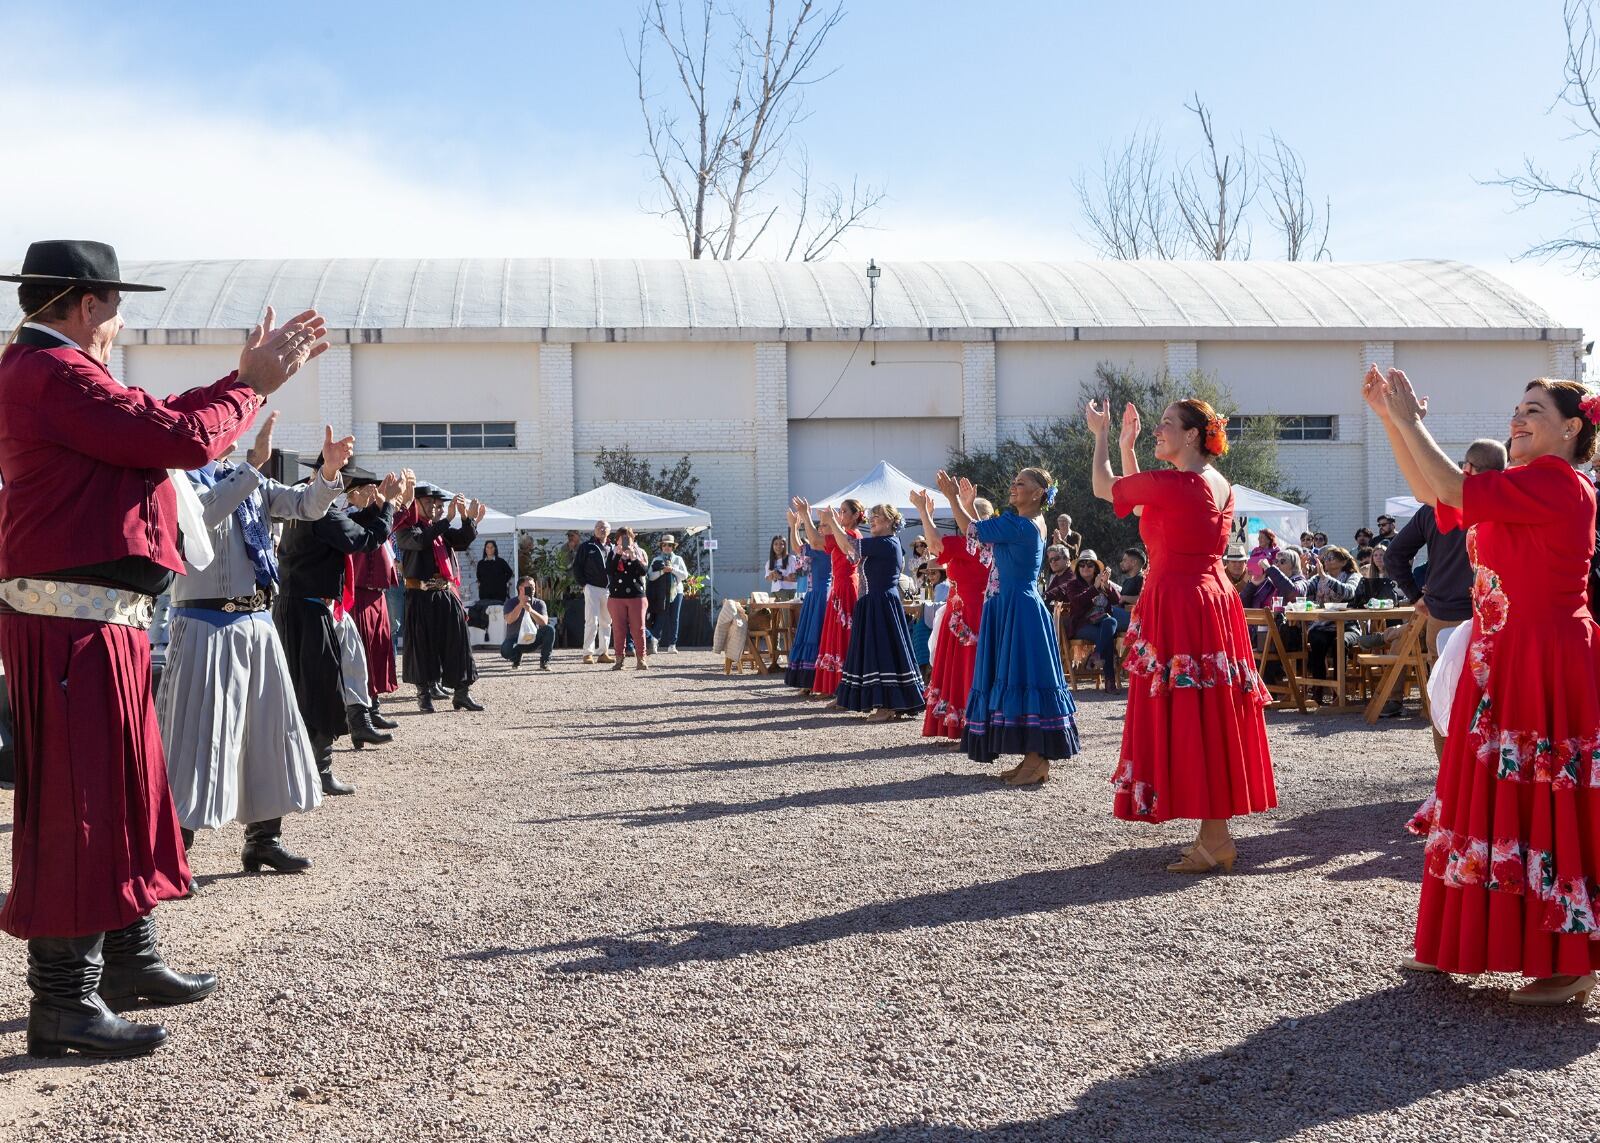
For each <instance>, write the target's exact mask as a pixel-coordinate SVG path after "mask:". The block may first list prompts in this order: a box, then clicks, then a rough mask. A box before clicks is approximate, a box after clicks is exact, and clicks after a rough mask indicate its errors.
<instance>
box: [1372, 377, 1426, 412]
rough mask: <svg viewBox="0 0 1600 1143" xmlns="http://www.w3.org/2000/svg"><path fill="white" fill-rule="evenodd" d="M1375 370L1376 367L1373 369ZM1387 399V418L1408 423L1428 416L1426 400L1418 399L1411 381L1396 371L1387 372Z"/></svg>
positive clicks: (1423, 398) (1424, 398)
mask: <svg viewBox="0 0 1600 1143" xmlns="http://www.w3.org/2000/svg"><path fill="white" fill-rule="evenodd" d="M1374 368H1376V367H1374ZM1385 388H1386V389H1387V398H1388V405H1389V416H1391V417H1393V418H1395V419H1397V420H1400V421H1409V422H1420V421H1421V420H1422V418H1424V417H1426V416H1427V415H1428V399H1427V398H1426V397H1418V396H1417V393H1416V390H1415V389H1413V388H1412V387H1411V381H1410V379H1409V378H1407V377H1406V375H1405V374H1404V373H1402V372H1401V371H1400V370H1398V369H1391V370H1389V377H1388V384H1387V385H1386V387H1385Z"/></svg>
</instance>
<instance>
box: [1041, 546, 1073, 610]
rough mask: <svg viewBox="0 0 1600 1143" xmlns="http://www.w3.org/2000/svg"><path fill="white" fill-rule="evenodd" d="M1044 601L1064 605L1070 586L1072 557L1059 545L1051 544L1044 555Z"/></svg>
mask: <svg viewBox="0 0 1600 1143" xmlns="http://www.w3.org/2000/svg"><path fill="white" fill-rule="evenodd" d="M1044 575H1045V584H1044V601H1045V602H1046V603H1065V602H1066V601H1067V588H1068V587H1070V586H1071V585H1072V556H1071V554H1070V553H1069V552H1068V551H1067V549H1066V548H1065V547H1064V546H1062V545H1061V544H1051V545H1050V546H1049V547H1048V548H1046V549H1045V553H1044Z"/></svg>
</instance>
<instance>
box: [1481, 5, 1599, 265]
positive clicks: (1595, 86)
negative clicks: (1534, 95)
mask: <svg viewBox="0 0 1600 1143" xmlns="http://www.w3.org/2000/svg"><path fill="white" fill-rule="evenodd" d="M1561 19H1562V23H1563V24H1564V25H1565V27H1566V32H1567V56H1566V60H1565V61H1564V63H1563V65H1562V80H1563V82H1562V86H1561V93H1560V94H1559V95H1557V96H1556V99H1555V102H1554V103H1553V104H1551V110H1554V109H1555V108H1556V107H1558V106H1563V105H1564V106H1565V107H1566V108H1567V112H1566V119H1567V122H1568V123H1570V124H1571V125H1572V129H1573V132H1572V134H1571V135H1570V136H1568V139H1569V140H1578V141H1580V142H1582V143H1584V144H1585V145H1586V146H1587V147H1588V148H1589V155H1588V157H1587V158H1586V159H1585V160H1584V161H1583V163H1582V164H1580V165H1579V166H1577V167H1575V168H1574V169H1573V170H1572V172H1571V173H1570V174H1568V175H1567V176H1566V178H1565V179H1561V178H1558V177H1557V176H1555V175H1552V174H1550V173H1548V172H1547V171H1546V170H1545V168H1543V167H1542V166H1540V165H1538V164H1537V163H1535V162H1534V161H1533V160H1532V159H1531V158H1527V157H1524V158H1523V160H1522V173H1521V174H1516V175H1505V174H1498V177H1496V178H1493V179H1488V180H1484V181H1485V182H1486V183H1487V184H1488V185H1491V186H1503V187H1506V188H1507V189H1508V190H1510V191H1511V195H1512V197H1513V198H1514V199H1515V200H1516V204H1517V207H1518V209H1526V208H1527V207H1530V206H1533V205H1535V204H1536V203H1539V202H1542V201H1544V200H1545V199H1549V200H1551V201H1552V202H1555V203H1558V204H1560V205H1562V206H1563V207H1565V208H1566V209H1568V210H1569V211H1571V212H1572V214H1573V215H1574V216H1575V221H1574V222H1573V223H1572V225H1571V226H1570V227H1569V228H1568V229H1567V230H1566V231H1565V232H1564V233H1562V234H1560V235H1557V236H1556V237H1554V238H1550V239H1546V240H1545V241H1543V242H1540V243H1538V244H1537V245H1534V246H1531V247H1529V248H1528V249H1527V250H1525V251H1524V252H1523V253H1522V254H1520V255H1519V256H1518V257H1519V259H1520V258H1541V259H1544V260H1545V261H1549V260H1550V259H1554V258H1559V259H1562V260H1564V261H1567V262H1569V263H1570V264H1572V265H1573V266H1574V267H1575V268H1576V269H1577V270H1578V271H1579V272H1581V273H1583V274H1586V275H1589V276H1591V277H1593V276H1595V275H1597V274H1600V109H1597V107H1596V103H1595V93H1596V91H1597V90H1600V45H1597V41H1596V35H1595V24H1594V9H1593V8H1592V7H1591V5H1590V3H1589V2H1588V0H1566V2H1565V3H1564V4H1563V5H1562V9H1561Z"/></svg>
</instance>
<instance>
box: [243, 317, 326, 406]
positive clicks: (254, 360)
mask: <svg viewBox="0 0 1600 1143" xmlns="http://www.w3.org/2000/svg"><path fill="white" fill-rule="evenodd" d="M275 316H276V315H275V314H274V313H273V309H272V307H271V306H268V307H267V314H266V317H264V318H262V319H261V321H260V322H258V323H257V324H256V326H255V328H254V329H252V330H251V331H250V336H249V337H248V338H246V339H245V343H244V351H243V352H242V353H240V354H239V380H240V381H242V382H244V384H246V385H248V386H250V388H252V389H254V390H255V391H256V392H257V393H259V394H261V395H262V396H263V397H267V396H270V395H271V394H273V393H275V392H277V391H278V389H279V388H280V387H281V386H282V385H283V383H284V382H285V381H287V380H289V378H290V377H293V376H294V375H295V373H296V372H297V371H298V370H299V369H300V367H301V366H302V365H304V364H305V363H306V362H308V361H310V360H311V359H312V358H313V357H316V356H318V355H319V354H321V353H322V352H323V351H325V350H326V349H327V348H328V342H327V336H328V323H327V322H326V321H325V320H323V317H322V315H321V314H319V313H318V312H317V311H316V310H306V311H305V312H304V313H301V314H297V315H295V316H294V317H292V318H290V319H289V320H288V321H286V322H284V323H283V325H281V326H278V327H277V328H276V329H274V328H273V325H272V323H273V321H274V320H275Z"/></svg>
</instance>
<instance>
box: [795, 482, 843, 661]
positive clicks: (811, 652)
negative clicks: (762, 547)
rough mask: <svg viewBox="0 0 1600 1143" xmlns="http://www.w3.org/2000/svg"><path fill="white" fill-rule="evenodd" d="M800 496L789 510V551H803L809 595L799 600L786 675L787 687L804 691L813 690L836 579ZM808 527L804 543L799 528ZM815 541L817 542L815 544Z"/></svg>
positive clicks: (820, 538) (807, 593)
mask: <svg viewBox="0 0 1600 1143" xmlns="http://www.w3.org/2000/svg"><path fill="white" fill-rule="evenodd" d="M800 504H801V502H800V501H799V500H798V499H797V500H796V501H795V502H794V507H792V508H790V509H789V550H790V551H791V552H802V551H803V552H804V553H805V557H806V561H807V564H806V566H807V569H808V570H807V571H806V597H805V599H804V600H802V601H801V603H800V615H799V617H798V618H796V620H795V624H794V638H793V639H792V640H790V643H789V669H788V670H786V671H785V672H784V674H783V681H784V684H785V685H786V686H791V687H795V688H797V689H799V690H800V691H801V692H805V691H809V690H810V689H811V680H812V677H813V676H814V675H815V674H816V673H817V647H818V645H819V644H821V642H822V617H823V616H824V615H826V614H827V611H828V584H829V583H830V582H831V581H832V579H833V561H832V560H830V559H829V558H828V553H827V552H825V551H824V550H823V548H822V537H821V536H819V535H818V534H817V526H816V525H815V524H814V523H812V520H811V509H810V508H806V509H804V510H803V511H802V509H801V507H800ZM802 517H803V520H804V523H803V526H804V529H805V536H806V542H805V546H804V547H802V546H801V542H800V531H801V528H802ZM813 541H815V542H814V543H813Z"/></svg>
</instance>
